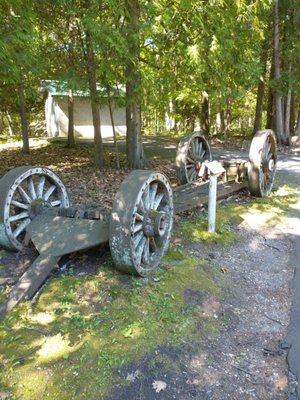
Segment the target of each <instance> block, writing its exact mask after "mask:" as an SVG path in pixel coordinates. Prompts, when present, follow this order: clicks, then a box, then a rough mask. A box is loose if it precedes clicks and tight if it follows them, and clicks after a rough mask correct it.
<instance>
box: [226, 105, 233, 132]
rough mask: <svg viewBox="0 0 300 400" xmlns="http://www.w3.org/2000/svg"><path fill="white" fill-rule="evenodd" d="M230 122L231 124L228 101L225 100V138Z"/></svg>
mask: <svg viewBox="0 0 300 400" xmlns="http://www.w3.org/2000/svg"><path fill="white" fill-rule="evenodd" d="M231 122H232V112H231V106H230V100H229V99H227V100H226V110H225V131H224V133H225V136H227V134H228V133H229V131H230V127H231Z"/></svg>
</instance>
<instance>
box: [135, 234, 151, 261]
mask: <svg viewBox="0 0 300 400" xmlns="http://www.w3.org/2000/svg"><path fill="white" fill-rule="evenodd" d="M147 242H148V240H147V239H146V238H145V236H143V237H142V239H141V241H140V243H139V244H138V245H137V247H136V250H135V252H136V258H137V260H138V262H139V263H140V262H141V258H142V254H143V252H144V248H145V246H146V244H147Z"/></svg>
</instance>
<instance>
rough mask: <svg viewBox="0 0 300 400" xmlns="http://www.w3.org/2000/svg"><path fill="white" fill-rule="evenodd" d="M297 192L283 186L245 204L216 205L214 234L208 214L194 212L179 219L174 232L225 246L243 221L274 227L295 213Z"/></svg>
mask: <svg viewBox="0 0 300 400" xmlns="http://www.w3.org/2000/svg"><path fill="white" fill-rule="evenodd" d="M299 194H300V191H299V190H298V189H297V188H295V187H291V186H288V185H283V186H281V187H280V188H279V189H277V190H276V191H274V192H273V193H271V195H270V196H269V197H267V198H256V199H253V200H250V201H249V203H247V204H227V205H220V206H218V208H217V219H216V233H210V232H208V231H207V226H208V222H207V213H198V212H197V213H194V214H193V215H192V216H190V217H189V218H186V219H185V220H181V221H180V222H179V224H178V227H177V229H176V233H177V235H179V236H181V237H182V238H188V240H192V241H193V242H198V241H205V242H207V243H216V244H220V245H226V246H228V245H230V244H231V243H232V242H234V241H235V240H237V239H238V238H239V236H238V235H237V234H236V233H235V232H234V229H233V228H234V227H235V226H237V225H239V224H240V223H241V222H243V221H245V222H246V223H247V224H248V225H249V226H250V227H252V228H254V229H255V228H258V227H264V226H268V227H274V226H276V225H277V224H278V223H281V222H282V221H283V220H284V219H285V218H286V217H287V214H289V215H291V214H293V212H296V211H295V208H296V204H297V203H299Z"/></svg>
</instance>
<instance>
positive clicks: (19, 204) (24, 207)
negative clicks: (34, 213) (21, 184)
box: [11, 200, 29, 210]
mask: <svg viewBox="0 0 300 400" xmlns="http://www.w3.org/2000/svg"><path fill="white" fill-rule="evenodd" d="M11 204H12V205H13V206H15V207H18V208H22V209H23V210H29V204H24V203H21V202H19V201H16V200H12V202H11Z"/></svg>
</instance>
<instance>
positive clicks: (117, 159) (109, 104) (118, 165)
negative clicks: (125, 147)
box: [108, 95, 120, 169]
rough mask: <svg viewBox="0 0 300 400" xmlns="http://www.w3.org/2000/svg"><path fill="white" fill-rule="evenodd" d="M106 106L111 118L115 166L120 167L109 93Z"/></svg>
mask: <svg viewBox="0 0 300 400" xmlns="http://www.w3.org/2000/svg"><path fill="white" fill-rule="evenodd" d="M108 108H109V114H110V120H111V127H112V131H113V136H114V145H115V153H116V164H117V168H118V169H120V157H119V149H118V141H117V134H116V129H115V122H114V113H113V109H112V105H111V99H110V96H109V95H108Z"/></svg>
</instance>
